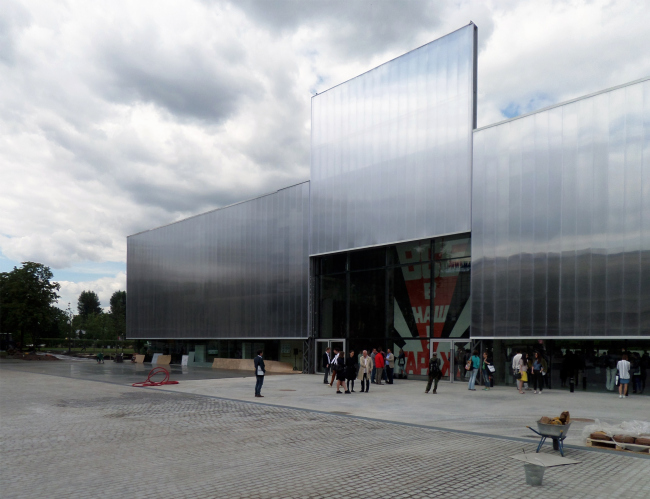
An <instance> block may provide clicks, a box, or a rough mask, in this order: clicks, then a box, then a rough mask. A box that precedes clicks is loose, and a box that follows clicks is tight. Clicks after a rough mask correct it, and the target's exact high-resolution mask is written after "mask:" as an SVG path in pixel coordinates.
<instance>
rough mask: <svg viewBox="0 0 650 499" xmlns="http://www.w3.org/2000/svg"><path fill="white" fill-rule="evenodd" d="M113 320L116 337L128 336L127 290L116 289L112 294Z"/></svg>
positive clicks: (123, 337)
mask: <svg viewBox="0 0 650 499" xmlns="http://www.w3.org/2000/svg"><path fill="white" fill-rule="evenodd" d="M111 321H112V327H113V334H114V335H115V337H116V338H121V339H125V337H126V291H115V293H113V296H111Z"/></svg>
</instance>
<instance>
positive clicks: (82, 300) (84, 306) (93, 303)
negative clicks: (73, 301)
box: [77, 291, 102, 320]
mask: <svg viewBox="0 0 650 499" xmlns="http://www.w3.org/2000/svg"><path fill="white" fill-rule="evenodd" d="M77 311H78V312H79V315H80V316H81V318H82V319H84V320H85V319H88V317H90V316H91V315H96V314H101V313H102V307H101V305H100V304H99V296H97V293H95V292H94V291H82V292H81V294H80V295H79V299H78V300H77Z"/></svg>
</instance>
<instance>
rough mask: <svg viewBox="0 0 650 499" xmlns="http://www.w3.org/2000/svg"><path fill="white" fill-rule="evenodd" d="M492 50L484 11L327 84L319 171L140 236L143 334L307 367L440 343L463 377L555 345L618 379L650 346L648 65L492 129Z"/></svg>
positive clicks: (596, 374) (555, 365)
mask: <svg viewBox="0 0 650 499" xmlns="http://www.w3.org/2000/svg"><path fill="white" fill-rule="evenodd" d="M476 68H477V28H476V26H475V25H474V24H471V23H470V24H469V25H468V26H465V27H463V28H461V29H459V30H457V31H455V32H453V33H450V34H448V35H446V36H444V37H442V38H440V39H438V40H435V41H433V42H431V43H428V44H426V45H424V46H422V47H420V48H418V49H415V50H413V51H411V52H408V53H406V54H404V55H402V56H400V57H398V58H396V59H393V60H392V61H389V62H387V63H385V64H382V65H381V66H379V67H377V68H375V69H372V70H370V71H368V72H366V73H364V74H362V75H360V76H357V77H356V78H353V79H351V80H349V81H347V82H345V83H342V84H340V85H337V86H335V87H333V88H331V89H329V90H327V91H324V92H322V93H320V94H317V95H315V96H314V97H313V98H312V127H311V176H310V180H309V181H307V182H303V183H300V184H297V185H293V186H290V187H287V188H285V189H281V190H279V191H277V192H274V193H271V194H268V195H265V196H260V197H258V198H255V199H252V200H248V201H243V202H241V203H238V204H234V205H231V206H227V207H224V208H219V209H216V210H213V211H210V212H207V213H203V214H201V215H197V216H194V217H191V218H188V219H186V220H182V221H180V222H176V223H172V224H170V225H166V226H164V227H159V228H156V229H152V230H148V231H145V232H141V233H138V234H135V235H132V236H129V237H128V239H127V248H128V249H127V291H128V293H127V337H128V338H131V339H143V340H148V341H150V345H151V347H152V349H153V350H155V351H157V352H162V353H169V354H172V355H173V356H180V355H181V354H189V355H190V357H191V358H190V361H191V362H195V363H197V364H198V365H201V364H203V363H207V362H212V360H213V359H214V358H218V357H226V358H252V357H253V356H254V352H255V351H256V350H257V349H258V348H262V349H264V351H265V355H266V357H267V358H270V359H272V360H280V361H284V362H289V363H291V364H292V365H294V366H295V368H296V369H298V370H303V371H304V372H319V371H320V370H321V366H320V358H321V355H322V353H323V351H324V350H325V348H327V347H328V346H339V347H342V348H344V349H345V350H346V351H349V349H353V350H355V351H356V352H357V353H359V352H360V351H361V350H363V349H371V348H373V347H378V346H381V347H383V348H390V349H392V350H393V352H394V353H398V352H400V351H403V352H404V360H405V362H404V367H403V368H402V369H401V371H402V372H403V373H407V374H408V375H409V376H422V375H425V374H426V372H427V364H428V359H429V356H430V353H431V352H432V351H436V352H438V353H439V356H440V358H442V360H443V371H444V374H445V376H446V378H447V379H449V380H450V381H453V380H454V379H456V380H458V379H462V378H463V372H462V371H463V370H462V365H461V364H462V357H463V355H464V352H465V350H466V349H473V348H478V349H479V350H484V349H486V350H488V351H489V352H490V354H491V355H493V356H494V362H495V365H496V366H497V374H498V376H497V379H498V381H499V382H504V381H506V382H507V381H511V376H510V372H509V371H510V370H509V368H508V366H509V358H510V356H511V355H512V352H513V350H514V349H516V348H519V347H521V348H525V349H529V350H533V349H544V351H545V353H546V355H547V356H548V357H549V359H550V360H551V364H552V369H551V370H552V372H551V374H552V375H553V378H552V379H553V380H554V383H555V384H556V385H557V386H560V384H561V382H560V375H561V371H562V370H564V373H563V374H562V375H563V376H565V377H566V375H567V374H566V371H567V369H569V371H570V373H571V374H572V375H573V373H575V375H576V376H577V377H579V378H582V381H583V382H584V383H585V386H589V387H594V388H597V387H602V386H604V383H605V377H604V376H605V375H604V370H603V371H601V367H602V364H601V360H600V359H601V358H602V356H603V354H604V352H606V351H609V352H610V353H612V352H615V353H620V352H621V350H622V349H626V350H628V351H631V352H637V353H638V354H640V355H642V354H643V352H644V351H647V350H649V349H650V78H645V79H643V80H639V81H635V82H632V83H629V84H625V85H621V86H618V87H615V88H611V89H607V90H604V91H601V92H598V93H595V94H592V95H588V96H585V97H582V98H579V99H574V100H571V101H568V102H564V103H561V104H557V105H554V106H550V107H548V108H545V109H542V110H539V111H536V112H534V113H530V114H526V115H522V116H519V117H516V118H512V119H509V120H505V121H502V122H499V123H495V124H493V125H489V126H486V127H483V128H480V129H477V128H476V104H477V103H476V100H477V98H476V85H477V83H476ZM569 352H573V353H575V356H572V355H570V354H569ZM568 354H569V355H568ZM569 357H570V358H571V359H572V363H571V365H568V364H567V362H568V361H567V358H569Z"/></svg>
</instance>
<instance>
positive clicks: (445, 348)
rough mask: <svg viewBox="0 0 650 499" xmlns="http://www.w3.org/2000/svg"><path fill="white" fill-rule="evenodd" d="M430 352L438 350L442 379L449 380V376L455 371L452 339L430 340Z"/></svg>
mask: <svg viewBox="0 0 650 499" xmlns="http://www.w3.org/2000/svg"><path fill="white" fill-rule="evenodd" d="M429 352H431V353H433V352H436V353H437V354H438V359H440V369H441V370H442V378H441V380H442V379H444V380H446V381H449V376H450V374H451V373H452V372H453V368H454V358H453V355H452V342H451V341H438V340H430V342H429Z"/></svg>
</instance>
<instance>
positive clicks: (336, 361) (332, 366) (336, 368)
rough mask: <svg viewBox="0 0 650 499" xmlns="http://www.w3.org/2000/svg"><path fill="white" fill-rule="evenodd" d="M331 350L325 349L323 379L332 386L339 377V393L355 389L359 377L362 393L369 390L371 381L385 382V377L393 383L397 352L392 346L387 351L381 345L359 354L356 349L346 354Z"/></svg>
mask: <svg viewBox="0 0 650 499" xmlns="http://www.w3.org/2000/svg"><path fill="white" fill-rule="evenodd" d="M332 350H333V351H332ZM332 350H331V349H330V348H327V349H326V350H325V353H323V359H322V367H323V370H324V371H325V377H324V378H323V383H324V384H326V385H329V386H330V387H331V386H333V385H334V380H336V393H340V394H343V393H354V382H355V380H357V379H358V380H359V381H360V382H361V390H360V392H361V393H368V392H369V391H370V385H371V384H377V385H383V384H384V383H382V381H384V382H385V383H386V384H388V385H392V384H393V375H394V372H395V355H394V354H393V353H392V352H391V350H390V348H388V349H386V352H385V353H384V351H383V349H382V348H381V347H379V348H373V350H372V353H370V354H368V350H364V351H363V352H362V353H361V355H360V356H358V357H357V356H356V355H355V352H354V350H351V351H350V352H349V354H348V355H347V356H346V355H345V352H344V351H343V350H339V349H337V348H334V349H332ZM330 371H331V373H332V374H331V379H330ZM341 390H343V391H341Z"/></svg>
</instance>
